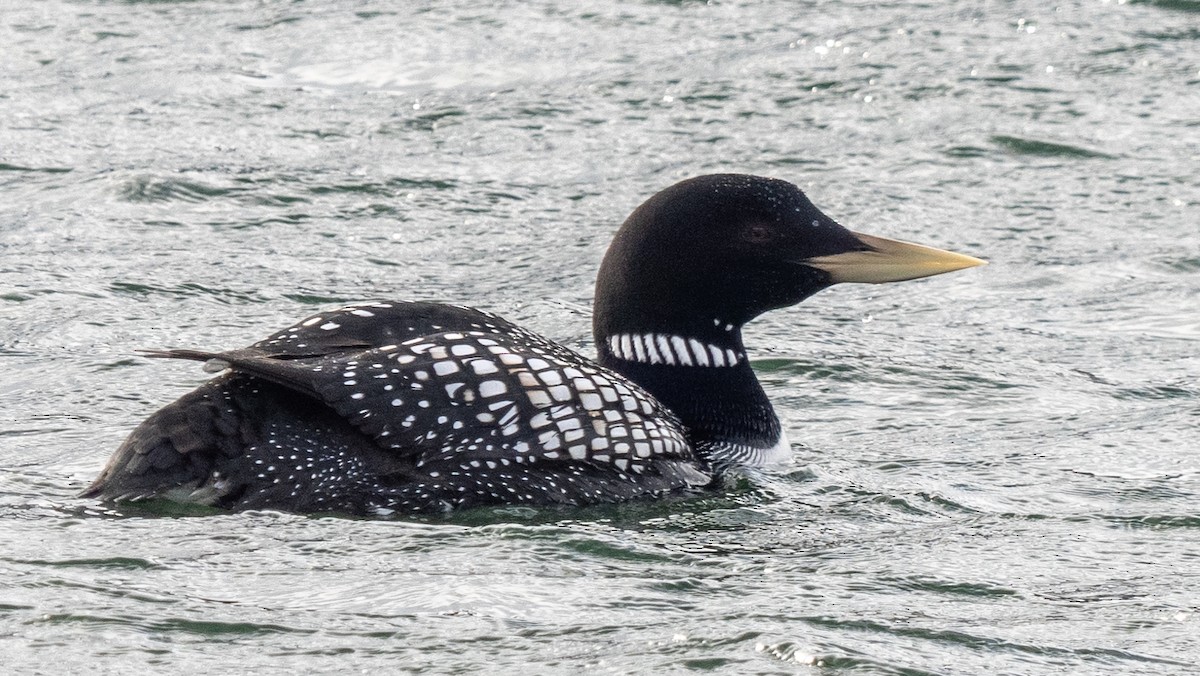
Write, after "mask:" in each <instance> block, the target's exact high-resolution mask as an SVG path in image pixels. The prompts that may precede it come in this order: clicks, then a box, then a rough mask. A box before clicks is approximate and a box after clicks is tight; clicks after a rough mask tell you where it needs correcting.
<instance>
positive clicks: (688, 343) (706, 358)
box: [608, 333, 746, 367]
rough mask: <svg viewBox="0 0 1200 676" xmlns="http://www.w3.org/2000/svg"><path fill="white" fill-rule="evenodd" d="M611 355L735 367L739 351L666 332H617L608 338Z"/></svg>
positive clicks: (648, 361) (652, 361)
mask: <svg viewBox="0 0 1200 676" xmlns="http://www.w3.org/2000/svg"><path fill="white" fill-rule="evenodd" d="M608 349H609V351H611V352H612V353H613V356H615V357H617V358H618V359H624V360H625V361H636V362H639V363H642V364H668V365H670V366H717V367H722V366H736V365H737V363H738V362H739V361H741V360H742V359H745V358H746V355H745V354H743V353H741V352H736V351H734V350H731V349H729V348H725V347H719V346H717V345H713V344H711V343H702V342H700V341H699V340H696V339H695V338H685V337H683V336H676V335H672V334H668V333H618V334H616V335H614V336H609V337H608Z"/></svg>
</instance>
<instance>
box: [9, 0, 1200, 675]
mask: <svg viewBox="0 0 1200 676" xmlns="http://www.w3.org/2000/svg"><path fill="white" fill-rule="evenodd" d="M0 7H2V8H3V11H2V12H0V17H2V19H0V44H4V45H5V47H4V49H3V50H0V64H2V67H0V195H2V196H3V199H0V317H2V320H0V321H2V324H0V326H2V328H0V357H2V358H3V361H2V362H0V364H2V365H3V367H4V376H3V377H2V378H0V469H2V470H3V471H2V472H0V542H3V543H5V544H4V546H3V547H2V548H0V549H2V551H0V578H2V579H3V580H5V584H4V585H3V586H2V587H0V660H2V661H3V663H4V664H6V665H7V666H8V668H9V670H10V671H12V672H14V673H45V674H61V673H130V672H138V671H140V672H150V673H159V672H178V673H217V672H231V673H250V672H254V673H292V672H295V671H297V670H301V669H303V670H305V671H311V672H330V673H332V672H336V673H345V672H350V671H370V672H379V673H404V672H412V673H416V672H421V673H530V672H531V671H532V672H535V673H578V672H579V671H580V670H587V671H593V672H608V673H637V672H640V673H649V672H663V673H676V672H679V673H681V672H690V671H712V672H717V673H737V674H751V673H771V674H774V673H793V672H802V673H803V672H809V673H874V674H971V673H1004V674H1026V673H1029V674H1033V673H1037V674H1049V673H1064V674H1077V673H1104V672H1106V673H1155V674H1171V673H1178V674H1183V673H1192V672H1194V670H1195V664H1196V661H1197V659H1198V658H1200V639H1198V638H1197V637H1200V615H1198V614H1197V612H1198V611H1200V593H1198V592H1197V591H1196V590H1197V589H1200V544H1198V537H1197V536H1198V534H1200V511H1198V509H1197V505H1198V504H1200V460H1198V459H1197V451H1196V443H1197V442H1196V439H1197V438H1198V436H1200V435H1198V432H1200V357H1198V356H1197V355H1198V354H1200V178H1198V177H1200V172H1198V171H1197V168H1198V167H1200V60H1198V59H1197V57H1196V55H1197V53H1198V52H1197V48H1198V47H1200V30H1198V29H1197V21H1198V19H1200V5H1198V4H1197V3H1195V2H1190V1H1185V0H1172V1H1167V0H1158V1H1149V2H1132V1H1131V2H1116V1H1113V2H1103V1H1097V0H1091V1H1086V2H1085V1H1081V2H1068V3H1060V4H1058V5H1057V6H1052V5H1047V4H1046V3H1035V2H1009V3H973V2H943V3H919V2H901V1H896V2H872V3H866V2H853V1H851V0H841V1H839V2H822V3H815V2H783V1H778V2H741V3H739V2H714V3H711V4H709V3H700V2H649V1H647V2H617V3H596V4H593V5H590V6H581V5H578V4H576V3H568V2H550V1H547V2H521V3H517V2H510V3H499V4H496V3H492V4H491V5H488V6H483V5H481V4H480V3H467V2H424V3H382V2H372V1H367V0H363V1H360V2H328V1H316V2H273V1H267V2H258V3H248V2H216V1H212V0H205V1H200V2H44V3H32V4H30V3H15V2H0ZM714 171H738V172H748V173H759V174H766V175H771V176H777V177H780V178H785V179H789V180H792V181H794V182H796V183H798V184H800V185H801V186H802V187H803V188H804V189H805V190H806V191H807V192H808V193H809V195H810V196H811V197H812V198H813V200H814V201H815V202H816V203H817V204H818V205H820V206H821V207H822V208H823V209H824V210H826V211H827V212H828V213H829V214H831V215H832V216H834V217H835V218H837V219H839V220H840V221H842V222H843V223H845V224H846V225H848V226H849V227H852V228H854V229H858V230H862V231H866V232H872V233H876V234H880V235H885V236H895V237H901V238H905V239H911V240H915V241H920V242H924V243H929V244H932V245H936V246H943V247H946V248H951V249H954V250H961V251H964V252H968V253H971V254H974V255H978V256H981V257H984V258H987V259H988V260H990V261H991V263H992V265H990V266H988V267H987V268H981V269H977V270H972V271H968V272H963V273H959V274H956V275H953V276H947V277H939V278H934V279H928V280H923V281H917V282H911V283H906V284H900V285H887V286H882V287H866V286H864V287H845V288H837V289H833V290H830V291H827V292H824V293H822V294H820V295H818V296H817V297H814V298H813V299H811V300H810V301H808V302H806V303H805V304H804V305H802V306H800V307H798V308H794V309H790V310H786V311H781V312H777V313H774V314H771V315H769V316H766V317H764V318H762V319H761V320H760V321H758V322H756V323H755V324H754V325H752V327H751V329H750V331H749V332H748V336H747V342H748V343H749V345H750V349H751V358H752V360H753V362H754V364H755V365H756V367H757V369H758V370H759V372H760V374H761V377H762V379H763V381H764V384H765V386H766V388H767V390H768V393H769V394H770V396H771V397H772V399H773V400H774V401H775V402H776V405H777V408H778V409H779V412H780V415H781V417H783V419H784V421H785V424H786V426H787V428H788V432H789V435H790V437H791V438H792V439H793V442H794V444H793V445H794V453H795V462H794V465H793V466H792V467H791V468H789V469H786V470H784V471H781V472H778V473H774V474H768V475H765V476H755V477H748V478H745V479H743V480H740V481H739V482H737V483H736V484H735V485H734V486H732V487H731V488H730V490H728V491H727V492H724V493H721V494H714V495H710V496H705V497H702V498H699V499H692V500H685V501H674V502H668V503H663V504H649V505H631V506H622V507H610V508H595V509H589V510H575V511H554V510H549V511H537V510H520V509H501V510H487V511H484V512H482V513H471V514H463V515H458V516H455V517H453V518H451V519H449V520H444V519H435V520H424V521H421V520H418V521H412V520H407V521H378V520H375V521H372V520H350V519H342V518H313V517H303V516H296V515H289V514H279V513H242V514H225V515H215V516H203V517H200V516H188V515H170V514H168V515H163V514H160V513H145V512H139V511H137V510H133V509H122V510H113V509H109V508H106V507H104V506H102V505H99V504H96V503H93V502H89V501H83V500H78V499H76V498H74V497H73V496H74V494H75V493H77V492H78V491H79V490H80V489H81V488H82V487H83V486H84V485H85V484H86V483H87V482H88V481H90V480H91V479H92V477H93V476H94V475H95V473H96V472H97V471H98V470H99V468H100V466H101V465H102V464H103V462H104V460H105V459H106V458H107V456H108V454H109V453H110V452H111V451H112V450H113V449H114V448H115V447H116V446H117V445H118V444H119V443H120V441H121V440H122V438H123V437H124V435H125V434H126V433H127V432H128V430H129V429H130V428H132V427H133V426H134V425H136V424H137V422H139V421H140V420H141V419H142V418H143V417H145V416H146V415H148V414H149V413H150V412H151V411H152V410H154V409H155V408H156V407H158V406H161V405H163V404H165V403H167V402H168V401H170V400H172V399H173V398H174V397H177V396H179V395H180V394H182V393H183V392H184V391H186V390H187V389H189V388H190V387H193V386H195V385H196V384H198V383H200V382H202V381H203V380H204V377H205V374H203V373H202V372H200V371H199V370H198V369H196V368H195V367H194V365H190V364H185V363H180V364H173V363H162V362H150V361H148V360H146V359H143V358H141V357H139V356H137V355H136V354H135V352H134V350H135V349H137V348H143V347H176V346H193V347H200V348H211V349H217V348H224V347H234V346H239V345H243V344H246V343H249V342H252V341H254V340H257V339H258V338H260V337H262V336H265V335H267V334H268V333H270V332H272V331H274V330H275V329H277V328H279V327H283V326H287V325H289V323H291V322H292V321H293V320H294V319H296V318H298V317H302V316H304V315H306V314H310V313H312V312H315V311H317V310H318V309H320V308H326V307H331V306H336V305H337V304H339V303H343V302H347V301H351V300H363V299H377V298H406V299H423V300H449V301H455V302H464V303H469V304H472V305H476V306H480V307H483V308H486V309H489V310H493V311H497V312H500V313H501V314H503V315H505V316H507V317H509V318H511V319H514V320H516V321H519V322H520V323H523V324H526V325H529V326H531V327H533V328H535V329H537V330H539V331H540V332H542V333H544V334H546V335H548V336H551V337H554V338H557V339H559V340H562V341H563V342H566V343H567V344H569V345H572V346H574V347H577V348H579V349H581V350H584V351H585V352H590V351H591V346H590V328H589V306H590V300H591V292H592V281H593V276H594V273H595V269H596V266H597V264H598V262H599V260H600V256H601V255H602V253H603V250H604V247H605V246H606V244H607V242H608V239H609V237H610V236H611V234H612V232H613V231H614V229H615V228H616V226H617V225H618V224H619V223H620V221H621V220H622V219H623V218H624V217H625V215H626V214H627V213H628V212H629V211H630V210H631V209H632V208H633V207H634V206H636V205H637V204H638V203H640V202H641V201H642V200H643V199H645V198H646V197H647V196H649V195H650V194H652V193H653V192H655V191H657V190H659V189H660V188H662V187H665V186H666V185H669V184H670V183H673V182H675V181H676V180H679V179H682V178H685V177H688V176H692V175H696V174H701V173H706V172H714Z"/></svg>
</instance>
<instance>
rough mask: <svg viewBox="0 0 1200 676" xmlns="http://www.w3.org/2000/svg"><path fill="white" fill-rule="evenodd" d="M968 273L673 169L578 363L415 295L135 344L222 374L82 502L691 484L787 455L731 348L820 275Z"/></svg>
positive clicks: (498, 493) (166, 415) (298, 501)
mask: <svg viewBox="0 0 1200 676" xmlns="http://www.w3.org/2000/svg"><path fill="white" fill-rule="evenodd" d="M931 252H932V253H931ZM980 263H982V261H978V260H977V259H972V258H970V257H964V256H960V255H957V254H949V253H948V252H938V251H937V250H932V249H928V248H927V247H919V246H916V245H909V244H904V243H901V242H896V241H894V240H884V239H883V238H878V237H872V236H868V235H860V234H856V233H852V232H850V231H848V230H846V229H845V228H843V227H841V226H840V225H838V224H837V223H836V222H834V221H833V220H832V219H830V218H829V217H828V216H825V215H824V214H823V213H821V212H820V211H819V210H818V209H817V208H816V207H814V206H813V205H812V203H810V202H809V201H808V199H807V198H806V197H805V196H804V194H803V193H802V192H801V191H800V190H799V189H798V188H797V187H796V186H794V185H792V184H790V183H786V182H784V181H779V180H774V179H767V178H761V177H756V176H743V175H736V174H721V175H713V176H701V177H697V178H694V179H689V180H687V181H683V182H680V183H678V184H676V185H674V186H671V187H669V188H667V189H665V190H662V191H660V192H659V193H657V194H656V195H654V196H652V197H651V198H650V199H648V200H647V201H646V202H645V203H643V204H642V205H641V206H640V207H638V208H637V209H636V210H635V211H634V212H633V213H632V214H631V215H630V216H629V218H628V219H627V220H626V221H625V223H624V224H623V225H622V226H621V228H620V229H619V230H618V231H617V233H616V236H615V237H614V239H613V242H612V244H611V245H610V247H609V249H608V252H607V254H606V255H605V257H604V261H603V263H602V264H601V267H600V274H599V276H598V278H597V283H596V298H595V305H594V313H593V318H592V319H593V322H592V323H593V334H594V336H595V345H596V352H597V355H596V359H595V361H592V360H590V359H587V358H585V357H583V356H581V355H579V354H577V353H576V352H574V351H572V350H570V349H567V348H566V347H564V346H562V345H559V344H556V343H553V342H551V341H548V340H546V339H545V338H542V337H541V336H538V335H536V334H534V333H531V332H529V331H527V330H525V329H522V328H520V327H518V326H515V325H513V324H511V323H509V322H507V321H505V320H503V319H501V318H499V317H496V316H494V315H491V314H488V313H486V312H481V311H479V310H473V309H470V308H466V307H461V306H454V305H441V304H435V303H421V302H380V303H363V304H358V305H352V306H349V307H344V308H341V309H339V310H333V311H329V312H322V313H319V314H317V315H314V316H312V317H309V318H308V319H305V320H303V321H300V322H298V323H297V324H295V325H294V326H291V327H289V328H287V329H284V330H283V331H280V332H278V333H276V334H274V335H272V336H269V337H268V338H266V339H265V340H262V341H260V342H258V343H255V344H254V345H251V346H250V347H248V348H245V349H240V350H231V351H225V352H206V351H200V350H167V351H160V352H153V353H151V354H152V355H153V356H159V357H170V358H179V359H194V360H201V361H205V362H207V364H206V368H207V369H208V370H210V371H216V372H221V374H220V375H218V376H217V377H216V378H214V379H213V380H211V381H209V382H208V383H206V384H205V385H202V386H201V387H199V388H197V389H196V390H194V391H192V392H190V393H188V394H186V395H184V396H183V397H181V398H180V399H179V400H178V401H176V402H174V403H172V404H169V405H167V406H165V407H163V408H162V409H161V410H159V411H158V412H156V413H154V414H153V415H151V416H150V417H149V418H147V419H146V420H145V421H144V422H143V423H142V424H141V425H139V426H138V427H137V428H136V429H134V431H133V432H132V433H131V434H130V435H129V437H128V439H126V441H125V443H124V444H122V445H121V447H120V448H118V449H117V451H116V452H115V453H114V454H113V457H112V458H111V459H110V460H109V463H108V465H107V466H106V467H105V469H104V470H103V471H102V472H101V474H100V476H99V477H98V478H97V479H96V481H95V482H94V483H93V484H92V485H91V486H90V487H89V488H88V489H87V490H86V491H85V492H84V495H85V496H89V497H99V498H102V499H106V500H138V499H146V498H167V499H172V500H179V501H184V502H194V503H202V504H207V505H215V506H218V507H224V508H230V509H244V508H271V509H285V510H292V511H301V512H319V511H334V512H349V513H354V514H391V513H412V512H438V511H445V510H451V509H460V508H466V507H473V506H480V505H498V504H527V505H585V504H593V503H604V502H618V501H624V500H633V499H639V498H649V497H657V496H662V495H665V494H669V493H678V492H682V491H687V490H689V489H694V488H698V487H703V486H706V485H710V484H711V483H713V482H714V477H716V476H718V475H719V474H720V473H721V472H722V471H723V470H724V469H725V468H727V467H728V466H731V465H763V464H771V463H775V462H778V461H780V460H783V459H786V458H787V457H788V455H789V452H790V449H789V447H788V443H787V437H786V435H785V434H784V430H783V427H782V425H781V424H780V421H779V418H778V417H777V416H776V415H775V411H774V409H773V408H772V406H771V403H770V401H769V400H768V399H767V396H766V393H765V392H764V391H763V388H762V386H761V385H760V384H759V382H758V379H757V378H756V377H755V374H754V371H753V369H752V368H751V366H750V361H749V359H748V358H747V354H746V350H745V347H744V345H743V344H742V327H743V326H744V325H745V324H746V323H747V322H748V321H750V320H751V319H753V318H754V317H756V316H758V315H760V314H762V313H763V312H767V311H769V310H773V309H776V308H781V307H786V306H789V305H794V304H796V303H798V302H800V301H801V300H803V299H805V298H807V297H808V296H810V295H812V294H814V293H816V292H817V291H820V290H821V289H824V288H826V287H828V286H829V285H830V284H833V283H835V282H837V281H868V282H880V281H898V280H902V279H912V278H915V277H920V276H927V275H930V274H938V273H940V272H946V271H949V270H953V269H960V268H962V267H967V266H971V265H977V264H980Z"/></svg>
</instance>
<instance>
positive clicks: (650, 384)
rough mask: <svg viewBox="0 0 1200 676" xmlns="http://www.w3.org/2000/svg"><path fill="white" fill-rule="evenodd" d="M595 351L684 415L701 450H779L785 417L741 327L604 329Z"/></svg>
mask: <svg viewBox="0 0 1200 676" xmlns="http://www.w3.org/2000/svg"><path fill="white" fill-rule="evenodd" d="M597 328H599V327H597ZM596 349H597V352H598V353H599V362H600V364H601V365H603V366H605V367H607V368H609V369H612V370H614V371H616V372H618V373H620V374H621V375H623V376H625V377H626V378H629V379H630V380H632V381H633V382H635V383H637V384H638V385H640V386H641V387H642V388H644V389H645V390H646V391H648V392H650V393H651V394H653V395H654V396H655V397H656V398H657V399H658V400H659V401H661V402H662V403H663V404H664V405H666V407H667V408H669V409H671V411H673V412H674V413H675V414H676V415H677V416H679V418H680V421H681V422H683V424H684V425H685V426H686V427H687V429H688V433H689V436H690V437H691V441H692V443H693V445H694V446H695V447H696V448H697V449H698V450H700V451H701V452H705V451H708V452H710V453H712V452H714V451H713V449H716V452H717V453H718V454H720V453H722V451H721V450H720V449H727V451H726V453H727V454H731V455H734V456H736V455H740V456H744V457H747V458H759V459H761V458H765V457H766V455H764V453H766V452H767V451H768V450H776V451H778V447H779V445H780V441H781V435H782V428H781V427H780V424H779V418H778V417H777V416H776V415H775V410H774V409H773V408H772V407H771V402H770V400H768V399H767V395H766V393H765V392H764V391H763V389H762V386H761V385H760V384H759V382H758V378H756V377H755V375H754V371H753V370H752V369H751V368H750V364H749V362H748V360H747V359H746V352H745V348H744V347H743V345H742V335H741V327H740V326H735V325H733V324H729V323H725V322H723V321H722V320H720V319H715V320H712V321H711V322H706V323H703V324H700V325H697V326H693V327H691V328H690V329H687V330H681V331H678V332H664V331H637V330H628V331H617V332H613V333H602V332H601V331H599V330H598V331H597V335H596ZM705 459H706V460H708V461H710V462H720V461H722V460H724V459H726V458H721V457H715V458H714V457H710V458H705Z"/></svg>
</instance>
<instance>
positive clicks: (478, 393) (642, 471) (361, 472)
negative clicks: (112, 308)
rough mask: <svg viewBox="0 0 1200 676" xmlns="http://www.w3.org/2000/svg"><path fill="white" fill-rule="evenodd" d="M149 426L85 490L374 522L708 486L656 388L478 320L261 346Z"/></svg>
mask: <svg viewBox="0 0 1200 676" xmlns="http://www.w3.org/2000/svg"><path fill="white" fill-rule="evenodd" d="M157 355H158V356H166V357H177V358H184V359H199V360H209V361H210V364H212V365H214V366H216V367H218V368H222V367H228V369H229V373H227V374H225V375H222V376H220V377H218V378H216V379H214V380H212V381H210V382H209V383H207V384H205V385H204V386H202V387H200V388H199V389H197V390H195V391H193V392H191V393H189V394H187V395H185V396H184V397H182V398H180V399H179V400H178V401H176V402H174V403H172V404H170V405H168V406H166V407H164V408H163V409H161V410H160V411H158V412H157V413H155V414H154V415H152V416H151V417H150V418H148V419H147V420H146V421H145V422H143V423H142V424H141V425H140V426H139V427H138V428H136V429H135V430H134V431H133V433H132V434H131V435H130V436H129V438H128V439H127V440H126V441H125V443H124V444H123V445H122V446H121V448H120V449H118V451H117V452H116V454H114V456H113V457H112V459H111V460H110V462H109V464H108V466H107V467H106V468H105V470H104V471H103V472H102V473H101V475H100V477H99V478H98V479H97V480H96V482H95V483H94V484H93V485H92V486H91V487H90V488H89V489H88V490H87V492H86V493H85V494H84V495H85V496H89V497H101V498H104V499H111V500H137V499H146V498H153V497H162V498H168V499H172V500H176V501H184V502H194V503H200V504H208V505H214V506H218V507H224V508H236V509H248V508H277V509H288V510H293V511H339V512H349V513H359V514H371V513H373V514H381V513H391V512H428V511H445V510H449V509H460V508H465V507H472V506H477V505H489V504H567V505H582V504H590V503H596V502H613V501H621V500H629V499H633V498H638V497H651V496H657V495H662V494H665V493H669V492H672V491H679V490H683V489H687V488H690V487H695V486H702V485H704V484H706V483H708V482H709V480H710V477H709V475H708V474H706V473H705V472H703V471H702V470H700V469H699V467H698V466H697V464H696V458H695V456H694V455H693V453H692V450H691V447H690V445H689V443H688V441H687V439H686V437H685V432H684V430H683V429H682V427H681V426H680V424H679V422H678V420H677V419H676V418H675V416H673V415H672V414H671V413H670V412H669V411H667V410H665V409H664V408H663V407H662V406H661V405H660V404H659V403H658V402H657V400H655V398H654V397H652V396H650V395H649V394H647V393H646V392H644V391H643V390H641V388H639V387H637V386H636V385H633V384H632V383H629V382H628V381H627V380H625V379H624V378H622V377H620V376H619V375H617V374H614V373H612V372H610V371H608V370H607V369H604V368H603V367H600V366H598V365H597V364H595V363H592V362H590V361H589V360H587V359H585V358H584V357H582V356H580V355H578V354H576V353H575V352H573V351H571V350H568V349H567V348H565V347H563V346H561V345H557V344H555V343H551V342H550V341H547V340H545V339H543V338H541V337H539V336H537V335H536V334H533V333H531V332H529V331H526V330H524V329H521V328H519V327H517V326H515V325H513V324H511V323H509V322H507V321H505V320H503V319H500V318H499V317H496V316H494V315H490V314H487V313H484V312H481V311H478V310H473V309H469V308H461V307H456V306H449V305H438V304H432V303H406V302H392V303H371V304H362V305H354V306H350V307H345V308H342V309H340V310H337V311H335V312H326V313H321V314H318V315H315V316H313V317H310V318H308V319H306V320H304V321H301V322H299V323H298V324H296V325H295V326H292V327H290V328H288V329H285V330H283V331H280V332H278V333H276V334H274V335H272V336H271V337H269V338H267V339H265V340H263V341H260V342H258V343H256V344H254V345H253V346H251V347H249V348H246V349H243V350H235V351H231V352H225V353H207V352H198V351H191V350H178V351H173V352H164V353H157Z"/></svg>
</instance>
